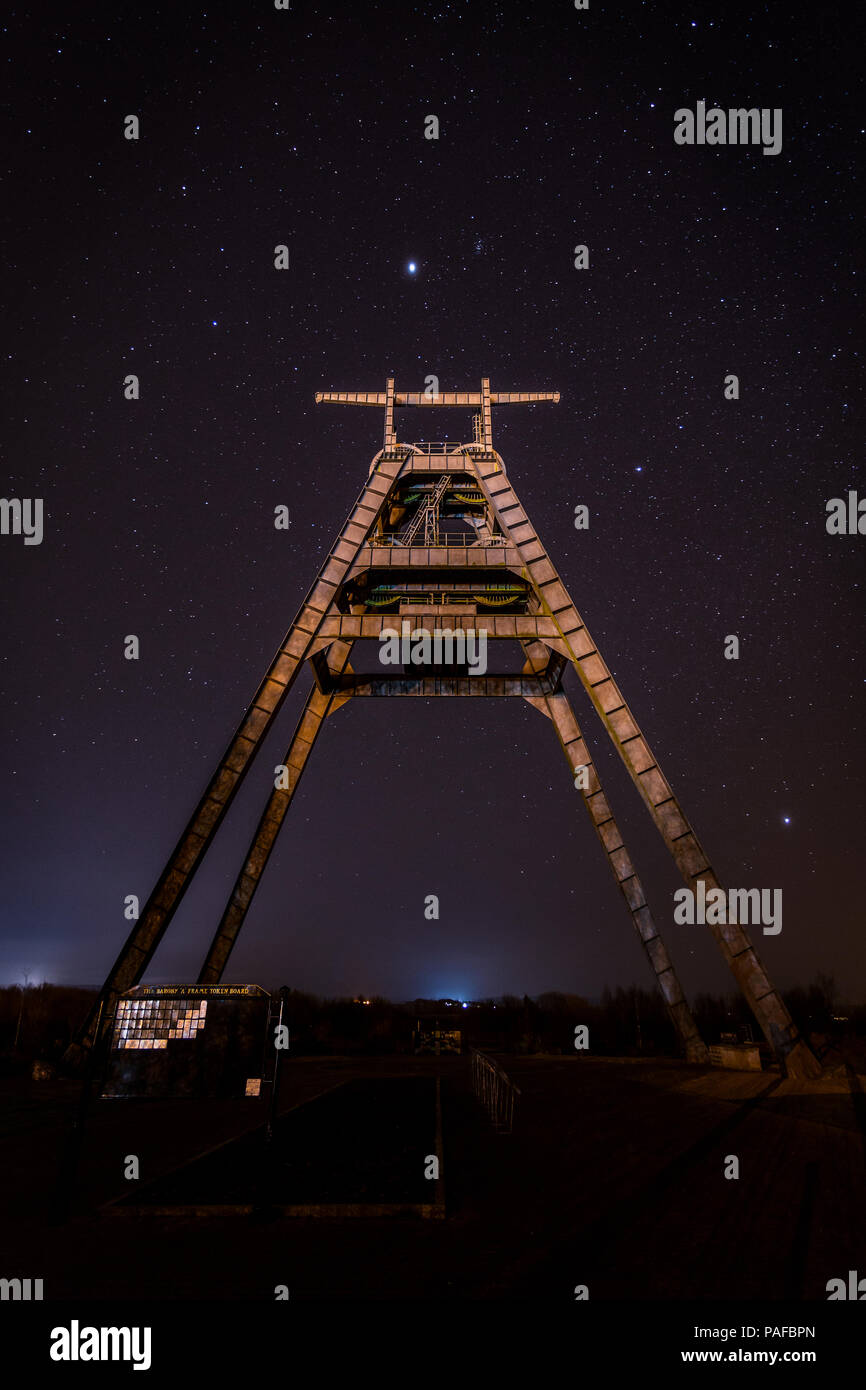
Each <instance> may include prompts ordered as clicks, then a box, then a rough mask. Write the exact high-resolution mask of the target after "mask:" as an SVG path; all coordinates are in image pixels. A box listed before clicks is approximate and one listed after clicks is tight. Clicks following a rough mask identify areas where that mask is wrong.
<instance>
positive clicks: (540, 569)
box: [475, 458, 822, 1077]
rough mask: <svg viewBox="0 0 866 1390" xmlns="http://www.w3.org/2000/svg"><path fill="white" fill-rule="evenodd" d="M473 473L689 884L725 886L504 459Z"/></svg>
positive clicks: (757, 970)
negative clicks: (516, 488) (567, 586)
mask: <svg viewBox="0 0 866 1390" xmlns="http://www.w3.org/2000/svg"><path fill="white" fill-rule="evenodd" d="M475 470H476V474H477V477H478V480H479V483H480V485H481V488H482V490H483V491H484V492H485V494H486V496H487V498H488V500H489V501H490V504H491V506H492V507H493V509H494V511H495V513H496V516H497V518H498V520H499V524H500V525H501V527H502V529H503V531H504V532H505V534H506V535H507V536H508V537H509V538H510V540H511V542H512V544H513V545H515V546H516V547H517V549H518V550H519V552H520V556H521V559H522V561H523V566H524V568H523V574H524V576H525V577H526V578H527V579H528V580H529V582H530V583H531V584H532V586H533V588H534V590H535V594H536V597H537V601H538V604H539V607H540V611H541V612H543V613H544V614H545V615H546V616H548V617H550V618H551V619H552V621H553V623H554V626H555V628H556V631H557V633H558V636H557V637H556V638H555V639H554V640H553V641H552V642H551V645H552V646H555V647H556V649H557V650H559V651H560V652H561V654H562V655H563V656H565V657H567V658H568V660H569V661H571V662H572V664H573V665H574V668H575V670H576V671H577V674H578V676H579V677H580V680H581V683H582V684H583V686H584V688H585V690H586V691H587V694H588V695H589V697H590V699H591V701H592V703H593V705H594V706H595V709H596V711H597V713H598V716H599V718H600V719H601V721H602V723H603V724H604V727H605V729H606V730H607V732H608V734H609V736H610V739H611V741H612V743H613V745H614V747H615V748H616V750H617V752H618V753H619V756H620V757H621V758H622V761H623V762H624V763H625V766H626V768H627V769H628V772H629V775H630V777H631V779H632V781H633V782H634V784H635V786H636V787H637V789H638V791H639V792H640V795H641V797H642V798H643V800H644V802H645V804H646V806H647V809H648V810H649V813H650V815H651V816H652V819H653V821H654V822H655V825H656V826H657V828H658V830H659V832H660V834H661V836H662V838H663V840H664V842H665V844H666V845H667V847H668V849H669V850H670V853H671V854H672V855H673V858H674V861H675V862H676V864H677V867H678V868H679V870H680V872H681V874H682V876H683V878H684V880H685V882H686V884H687V885H688V887H689V888H691V889H692V891H696V889H697V884H698V883H699V882H700V881H701V880H703V882H704V884H705V886H706V891H707V892H709V891H710V890H711V889H715V888H718V887H719V886H720V885H719V881H718V879H717V878H716V875H715V873H714V872H713V870H712V868H711V867H710V861H709V859H708V857H707V855H706V853H705V851H704V849H703V847H702V846H701V844H700V842H699V840H698V837H697V835H696V834H695V832H694V830H693V829H692V827H691V825H690V824H689V821H688V820H687V818H686V815H685V813H684V811H683V809H682V807H681V806H680V804H679V801H678V800H677V798H676V797H675V795H674V793H673V791H672V789H671V786H670V783H669V782H668V781H667V779H666V778H665V776H664V774H663V772H662V770H661V768H660V767H659V765H658V762H657V761H656V759H655V757H654V756H653V754H652V751H651V750H650V747H649V744H648V743H647V740H646V739H645V737H644V736H643V734H642V733H641V731H640V728H639V727H638V723H637V720H636V719H635V718H634V715H633V714H632V712H631V710H630V709H629V707H628V705H627V704H626V702H625V699H624V698H623V696H622V693H621V692H620V690H619V688H618V686H617V685H616V683H615V681H614V679H613V677H612V675H611V673H610V671H609V669H608V667H607V665H606V664H605V662H604V660H603V658H602V656H601V654H600V653H599V651H598V648H597V647H596V645H595V643H594V642H593V640H592V638H591V637H590V635H589V632H588V631H587V628H586V625H585V623H584V622H583V619H582V618H581V616H580V614H579V613H578V611H577V609H576V608H575V606H574V604H573V602H572V600H571V598H570V596H569V594H568V591H567V590H566V588H565V585H564V584H563V583H562V580H561V579H560V577H559V575H558V574H557V572H556V569H555V568H554V565H553V563H552V561H551V560H550V557H549V556H548V555H547V552H546V551H545V549H544V547H543V545H542V544H541V541H540V540H539V538H538V536H537V534H536V532H535V530H534V528H533V526H532V525H531V523H530V521H529V518H528V516H527V514H526V512H525V511H524V509H523V507H522V506H521V504H520V501H519V499H518V497H517V494H516V493H515V491H514V488H513V487H512V486H511V483H510V482H509V480H508V477H507V475H506V473H505V470H504V468H503V466H502V462H501V460H493V461H488V460H487V459H484V458H482V459H478V460H477V461H476V462H475ZM707 925H708V926H709V929H710V931H711V932H712V934H713V936H714V937H715V939H716V941H717V943H718V945H719V948H720V950H721V952H722V955H723V956H724V958H725V960H726V961H727V963H728V965H729V966H730V968H731V970H732V972H733V974H734V977H735V979H736V981H737V984H738V985H739V987H740V990H741V992H742V994H743V996H744V997H745V999H746V1000H747V1002H748V1004H749V1007H750V1008H751V1010H752V1012H753V1014H754V1015H755V1018H756V1019H757V1020H758V1023H759V1024H760V1026H761V1028H762V1030H763V1033H764V1036H765V1037H766V1039H767V1041H768V1042H769V1044H770V1046H771V1047H772V1048H773V1050H774V1052H775V1053H776V1055H777V1056H778V1058H779V1060H780V1061H781V1062H782V1064H783V1065H784V1066H785V1068H786V1070H787V1072H788V1075H790V1076H803V1077H815V1076H819V1075H820V1074H821V1071H822V1068H821V1065H820V1063H819V1062H818V1060H817V1058H816V1057H815V1055H814V1053H813V1052H812V1051H811V1049H810V1048H809V1045H808V1043H807V1042H806V1041H805V1039H804V1038H803V1037H802V1036H801V1035H800V1033H799V1031H798V1029H797V1027H796V1025H795V1023H794V1021H793V1019H792V1018H791V1015H790V1013H789V1012H788V1010H787V1008H786V1006H785V1004H784V1002H783V1000H782V998H781V996H780V995H779V994H778V992H777V991H776V990H775V989H774V988H773V986H772V984H771V983H770V981H769V979H768V977H767V974H766V972H765V970H764V967H763V965H762V964H761V962H760V960H759V959H758V956H757V954H756V952H755V949H754V947H753V946H752V943H751V941H750V939H749V937H748V934H747V933H746V931H745V930H744V929H743V927H742V926H741V925H739V924H737V923H731V922H727V923H721V924H718V923H708V924H707Z"/></svg>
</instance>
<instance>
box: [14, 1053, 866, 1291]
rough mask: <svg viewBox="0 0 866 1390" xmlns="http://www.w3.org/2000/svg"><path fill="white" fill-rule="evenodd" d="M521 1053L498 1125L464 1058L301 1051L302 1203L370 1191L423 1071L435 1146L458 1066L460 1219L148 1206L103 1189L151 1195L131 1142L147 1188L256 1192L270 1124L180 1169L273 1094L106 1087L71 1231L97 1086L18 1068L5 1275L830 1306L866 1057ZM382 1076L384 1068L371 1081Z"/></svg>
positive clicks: (854, 1176) (451, 1169) (856, 1235)
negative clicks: (579, 1292)
mask: <svg viewBox="0 0 866 1390" xmlns="http://www.w3.org/2000/svg"><path fill="white" fill-rule="evenodd" d="M501 1060H502V1062H503V1064H504V1065H505V1067H506V1069H507V1070H508V1073H509V1075H511V1076H512V1078H513V1079H514V1081H515V1082H516V1083H517V1085H518V1086H519V1087H520V1089H521V1093H522V1094H521V1096H520V1099H519V1102H518V1110H517V1116H516V1122H515V1127H514V1133H513V1134H512V1135H510V1136H508V1135H499V1134H496V1133H495V1132H494V1130H493V1128H492V1127H491V1125H490V1124H489V1122H488V1120H487V1118H486V1116H485V1115H484V1113H483V1111H482V1110H481V1108H480V1106H479V1105H478V1103H477V1102H476V1101H475V1099H474V1097H473V1095H472V1091H471V1078H470V1064H469V1059H468V1058H466V1057H456V1058H451V1057H448V1058H444V1057H443V1058H438V1059H437V1058H414V1057H413V1058H393V1059H392V1058H364V1059H344V1058H301V1059H298V1060H294V1061H292V1062H291V1064H290V1065H289V1066H288V1067H287V1068H286V1071H285V1074H284V1084H285V1089H284V1092H283V1097H282V1098H283V1101H284V1106H283V1110H284V1112H285V1111H286V1110H288V1109H289V1108H290V1107H294V1106H302V1107H303V1106H305V1105H306V1103H307V1102H310V1101H313V1105H311V1106H309V1108H307V1109H301V1110H299V1111H298V1112H297V1114H296V1115H294V1116H293V1117H292V1118H291V1120H290V1121H283V1122H282V1124H281V1127H280V1129H278V1135H279V1133H280V1132H281V1133H282V1134H283V1135H284V1136H285V1135H288V1134H292V1135H293V1136H294V1138H293V1140H292V1153H293V1156H294V1157H293V1161H294V1162H295V1169H296V1179H297V1174H298V1173H301V1179H297V1180H296V1179H293V1183H294V1186H292V1183H290V1184H289V1187H288V1188H286V1189H285V1190H286V1193H287V1194H288V1195H287V1200H301V1199H303V1198H306V1199H312V1198H314V1197H317V1195H318V1196H319V1197H320V1198H321V1196H322V1194H327V1196H328V1199H329V1200H332V1199H335V1197H339V1195H340V1194H341V1193H342V1194H344V1199H345V1200H346V1201H351V1200H357V1199H358V1196H359V1191H360V1188H359V1182H358V1180H356V1181H355V1184H354V1187H353V1180H352V1178H351V1174H352V1173H353V1172H356V1168H357V1165H356V1162H355V1156H358V1160H357V1161H358V1163H359V1164H363V1162H365V1161H367V1162H369V1160H370V1156H371V1154H372V1155H375V1153H376V1152H377V1151H379V1152H381V1151H382V1133H383V1126H384V1125H386V1124H387V1123H389V1121H388V1119H387V1115H388V1107H389V1104H392V1102H391V1100H389V1097H390V1095H391V1093H390V1091H389V1090H388V1087H387V1086H386V1084H385V1083H386V1082H388V1081H389V1080H393V1081H395V1083H396V1081H397V1079H398V1078H403V1079H404V1082H403V1086H404V1087H405V1079H409V1078H428V1079H429V1082H428V1085H427V1087H425V1086H423V1085H421V1086H416V1087H414V1088H411V1087H410V1088H409V1089H410V1090H411V1091H412V1096H413V1099H412V1103H411V1104H410V1105H409V1107H408V1112H406V1113H407V1114H408V1117H409V1118H408V1119H407V1118H405V1116H404V1119H403V1120H400V1118H399V1117H400V1114H401V1113H403V1112H404V1111H405V1106H404V1103H403V1100H402V1099H401V1101H400V1103H399V1104H392V1114H393V1115H394V1116H396V1117H397V1118H396V1120H395V1125H396V1128H395V1130H394V1134H395V1139H394V1143H395V1152H396V1150H397V1148H398V1147H399V1145H400V1144H401V1143H403V1144H404V1148H405V1146H406V1143H407V1142H408V1146H409V1149H413V1147H414V1148H419V1150H420V1151H421V1152H420V1154H419V1163H420V1161H421V1160H422V1159H423V1157H424V1153H426V1152H430V1149H429V1147H428V1145H429V1138H428V1136H429V1134H430V1132H431V1129H430V1123H429V1121H428V1119H427V1118H426V1117H427V1116H428V1115H429V1113H430V1105H429V1102H430V1100H431V1097H432V1095H433V1085H432V1078H433V1077H434V1076H436V1075H439V1076H440V1077H441V1094H442V1118H443V1137H444V1169H443V1172H444V1186H445V1198H446V1204H447V1218H446V1219H445V1220H443V1221H437V1220H423V1219H421V1218H419V1217H411V1216H398V1217H389V1218H374V1219H369V1218H368V1219H363V1218H356V1219H351V1218H347V1219H342V1220H330V1219H321V1218H320V1219H307V1218H291V1217H289V1218H276V1219H273V1218H272V1219H256V1218H254V1217H250V1216H244V1215H238V1214H232V1213H228V1214H225V1213H220V1212H218V1211H215V1212H214V1213H213V1214H209V1215H205V1216H203V1215H199V1216H196V1217H189V1216H183V1215H178V1216H166V1215H160V1216H154V1215H153V1213H152V1212H148V1211H147V1210H146V1206H143V1209H142V1212H141V1213H136V1212H134V1211H132V1210H130V1208H129V1204H128V1202H125V1203H124V1204H123V1205H122V1206H113V1207H109V1206H106V1204H108V1203H112V1202H116V1201H117V1199H125V1198H126V1199H128V1198H129V1197H130V1195H131V1184H130V1183H129V1182H127V1181H126V1180H125V1179H124V1176H123V1168H124V1162H125V1159H126V1156H127V1155H129V1154H136V1155H138V1157H139V1159H140V1161H141V1182H140V1184H139V1185H138V1186H137V1187H136V1189H135V1195H136V1196H140V1199H141V1202H142V1204H144V1203H146V1201H147V1200H150V1201H151V1202H153V1201H155V1200H157V1197H158V1196H159V1195H160V1193H161V1194H162V1195H163V1196H165V1194H169V1195H171V1194H172V1193H174V1196H175V1198H177V1199H178V1200H180V1199H181V1198H183V1199H185V1200H189V1197H190V1194H191V1193H192V1194H194V1195H195V1194H196V1193H198V1200H201V1201H205V1200H213V1199H214V1198H215V1197H216V1198H219V1199H220V1200H226V1199H227V1198H231V1199H232V1200H236V1199H237V1196H238V1193H239V1190H240V1191H241V1192H242V1191H243V1187H244V1182H245V1179H244V1173H245V1172H249V1170H250V1164H249V1161H248V1158H247V1159H244V1158H243V1154H244V1153H245V1152H246V1153H247V1155H249V1152H250V1151H251V1150H253V1149H254V1148H255V1144H256V1142H257V1141H255V1140H254V1139H252V1138H251V1137H249V1136H248V1138H247V1140H246V1142H245V1143H244V1142H242V1143H241V1144H240V1145H239V1146H234V1147H233V1146H232V1145H231V1144H229V1145H227V1146H226V1147H225V1148H223V1149H221V1150H219V1153H218V1155H215V1156H214V1157H212V1158H211V1159H209V1160H208V1161H207V1163H205V1164H204V1165H203V1168H196V1167H194V1166H191V1167H187V1168H184V1165H188V1164H192V1161H193V1160H195V1159H197V1158H199V1157H200V1156H201V1155H203V1154H205V1153H207V1152H209V1151H211V1150H214V1149H216V1148H217V1146H219V1145H224V1144H225V1143H226V1141H227V1140H233V1139H236V1138H238V1137H239V1136H242V1135H243V1134H244V1133H245V1132H248V1131H250V1130H251V1129H252V1128H253V1127H255V1126H257V1125H260V1124H262V1123H263V1121H264V1118H265V1113H266V1103H265V1102H263V1101H257V1100H237V1101H235V1100H232V1101H198V1102H185V1101H173V1102H158V1101H149V1102H130V1101H97V1102H95V1103H94V1106H93V1110H92V1112H91V1118H90V1121H89V1123H88V1128H87V1135H86V1142H85V1146H84V1149H83V1153H82V1160H81V1166H80V1172H79V1182H78V1186H77V1190H76V1196H75V1201H74V1203H73V1208H72V1213H71V1219H70V1220H69V1222H68V1223H67V1224H66V1225H64V1226H61V1227H56V1226H51V1225H50V1224H49V1222H48V1208H49V1199H50V1194H51V1189H52V1184H53V1181H54V1178H55V1174H56V1169H57V1159H58V1151H59V1145H60V1141H61V1139H62V1137H63V1135H64V1133H65V1132H66V1130H67V1128H68V1125H69V1122H70V1120H71V1116H72V1113H73V1109H74V1103H75V1099H76V1096H77V1093H78V1083H76V1082H73V1081H48V1082H43V1083H36V1082H31V1081H24V1080H21V1079H14V1080H10V1079H6V1080H4V1081H3V1082H2V1091H0V1095H2V1135H0V1164H2V1172H3V1183H2V1190H0V1222H2V1231H3V1247H4V1248H3V1273H4V1274H5V1275H6V1276H12V1275H16V1274H17V1275H20V1276H22V1277H26V1276H30V1277H33V1278H37V1277H41V1278H43V1279H44V1281H45V1298H46V1299H47V1300H50V1299H54V1298H67V1297H74V1298H92V1299H108V1298H113V1299H126V1298H129V1299H130V1300H138V1299H146V1298H159V1299H173V1300H178V1299H179V1300H185V1299H225V1300H236V1299H241V1300H250V1299H252V1300H271V1299H273V1290H274V1286H275V1285H277V1284H286V1285H288V1287H289V1289H290V1292H291V1298H292V1299H293V1300H306V1299H312V1300H334V1299H338V1300H348V1301H355V1300H371V1299H372V1300H391V1299H394V1300H407V1299H414V1298H424V1299H431V1298H432V1299H442V1298H450V1299H461V1300H463V1299H469V1300H471V1299H490V1300H508V1299H543V1300H545V1301H548V1302H559V1301H563V1302H571V1301H573V1298H574V1293H573V1290H574V1287H575V1285H577V1284H587V1285H588V1287H589V1290H590V1297H591V1298H592V1299H595V1300H616V1301H619V1300H653V1299H655V1300H658V1299H661V1300H686V1299H700V1300H717V1299H731V1300H733V1299H758V1300H760V1299H770V1300H782V1299H793V1300H800V1299H803V1300H818V1301H824V1300H826V1297H827V1295H826V1283H827V1280H828V1279H831V1278H836V1277H843V1278H844V1277H846V1275H847V1271H848V1270H849V1269H857V1268H860V1267H861V1266H862V1265H863V1252H864V1250H866V1140H864V1134H866V1129H864V1125H863V1119H864V1116H863V1109H864V1097H863V1094H862V1092H861V1091H860V1090H859V1085H860V1082H858V1080H857V1078H856V1077H855V1076H854V1074H853V1073H852V1072H850V1070H849V1071H848V1072H846V1071H844V1070H838V1071H837V1072H836V1073H835V1074H831V1075H829V1076H828V1077H826V1078H825V1079H823V1080H822V1081H820V1082H817V1083H811V1084H810V1083H795V1082H788V1081H784V1080H782V1079H780V1077H779V1076H778V1074H777V1073H775V1072H772V1071H771V1072H764V1073H734V1072H723V1071H717V1070H710V1069H707V1068H700V1067H689V1066H687V1065H685V1064H683V1063H679V1062H675V1061H668V1060H643V1059H640V1060H636V1059H612V1058H600V1057H581V1058H578V1057H549V1058H546V1057H527V1058H517V1057H510V1058H502V1059H501ZM365 1079H366V1080H368V1081H370V1082H373V1083H375V1084H374V1085H373V1086H372V1087H364V1086H359V1085H358V1084H357V1083H359V1082H361V1081H363V1080H365ZM344 1083H350V1084H349V1085H348V1086H347V1087H346V1089H345V1091H342V1092H336V1091H334V1090H333V1088H336V1087H342V1086H343V1085H344ZM324 1092H329V1093H331V1094H329V1095H328V1097H327V1100H326V1102H325V1103H320V1104H319V1108H318V1110H316V1109H315V1105H316V1102H315V1101H314V1099H313V1098H314V1097H316V1096H319V1095H321V1094H322V1093H324ZM394 1099H396V1096H395V1098H394ZM317 1114H318V1115H319V1116H320V1122H316V1123H313V1119H314V1118H315V1116H316V1115H317ZM401 1126H402V1129H401ZM406 1126H408V1128H407V1127H406ZM401 1133H402V1139H401V1137H400V1135H401ZM303 1135H306V1139H305V1140H304V1144H306V1146H307V1148H306V1151H305V1152H306V1154H307V1158H308V1159H309V1158H310V1156H311V1155H312V1157H313V1160H314V1161H313V1165H312V1167H313V1169H314V1170H315V1172H313V1173H312V1176H311V1168H310V1164H309V1162H308V1163H307V1166H306V1170H304V1165H303V1162H302V1159H303V1152H302V1150H303V1144H302V1143H301V1137H302V1136H303ZM407 1135H408V1136H409V1138H408V1141H407V1137H406V1136H407ZM386 1147H387V1146H386ZM238 1155H240V1157H239V1156H238ZM365 1155H366V1159H365V1157H364V1156H365ZM728 1155H736V1156H738V1158H739V1161H740V1178H739V1180H738V1181H731V1180H726V1179H725V1177H724V1176H723V1172H724V1166H725V1161H726V1159H727V1156H728ZM402 1162H403V1160H402V1158H401V1160H400V1163H402ZM215 1163H216V1167H215ZM400 1163H396V1162H395V1174H396V1177H394V1178H393V1180H392V1178H390V1177H388V1178H386V1179H385V1180H384V1184H383V1183H381V1182H380V1183H379V1187H378V1189H377V1195H378V1197H379V1198H380V1199H383V1198H388V1197H389V1196H394V1195H396V1196H398V1197H399V1195H400V1193H401V1192H402V1193H403V1195H406V1192H407V1190H406V1189H405V1186H404V1187H403V1188H401V1187H400V1184H401V1183H402V1182H404V1179H405V1172H404V1168H401V1167H400ZM245 1164H246V1167H245ZM299 1164H300V1167H299V1166H298V1165H299ZM253 1166H254V1165H253ZM398 1169H399V1172H398ZM205 1170H206V1171H209V1172H210V1173H211V1174H213V1173H214V1172H219V1173H221V1174H222V1175H223V1177H225V1175H226V1174H230V1175H231V1181H232V1184H233V1187H232V1190H231V1191H230V1192H229V1191H228V1189H226V1188H224V1187H220V1184H219V1183H217V1184H216V1186H215V1185H214V1184H213V1182H211V1185H210V1188H209V1189H208V1187H207V1184H205V1183H203V1182H202V1181H200V1177H199V1176H198V1175H200V1174H201V1172H203V1171H205ZM168 1174H171V1175H172V1176H171V1178H170V1180H168V1181H165V1179H166V1177H167V1175H168ZM356 1176H357V1174H356ZM239 1182H240V1189H239V1187H238V1183H239ZM299 1182H300V1185H299ZM250 1183H252V1177H251V1179H250ZM149 1184H153V1186H149ZM374 1186H375V1184H374ZM430 1186H432V1184H430ZM361 1188H363V1182H361ZM290 1189H291V1190H290ZM154 1194H157V1195H156V1196H155V1195H154ZM299 1194H300V1195H299ZM367 1195H368V1196H369V1191H368V1192H367ZM411 1195H414V1196H417V1189H416V1190H415V1191H414V1192H413V1193H412V1194H411Z"/></svg>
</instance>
